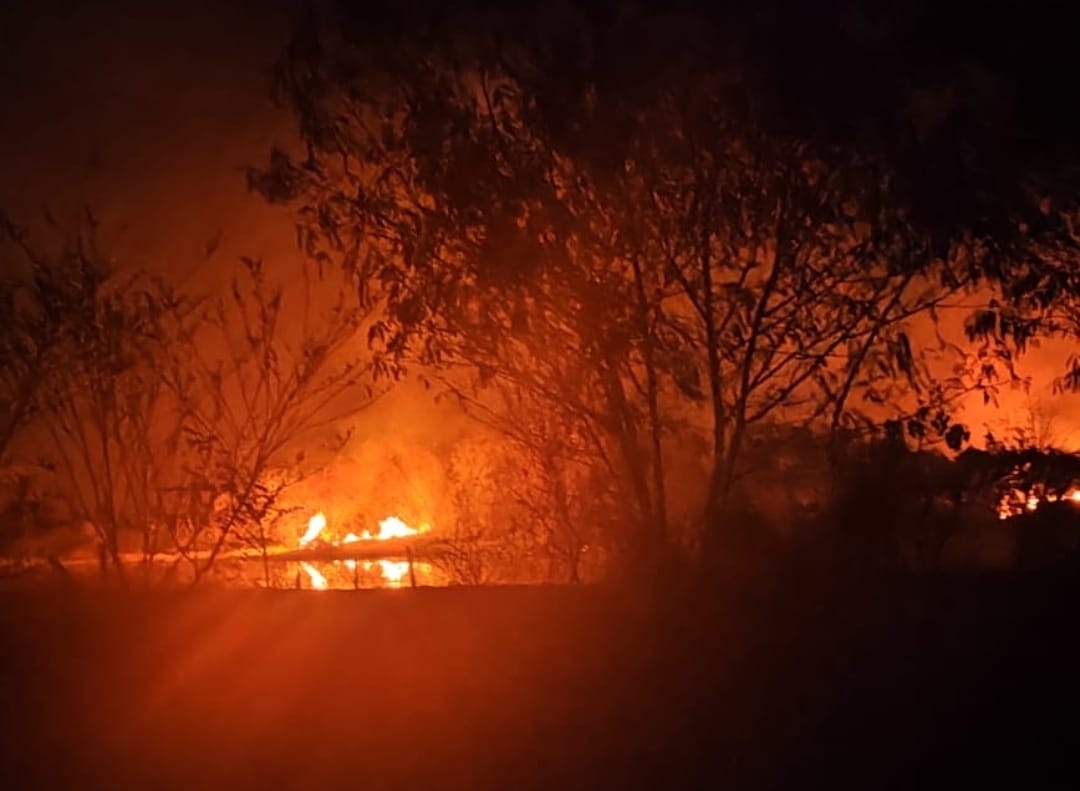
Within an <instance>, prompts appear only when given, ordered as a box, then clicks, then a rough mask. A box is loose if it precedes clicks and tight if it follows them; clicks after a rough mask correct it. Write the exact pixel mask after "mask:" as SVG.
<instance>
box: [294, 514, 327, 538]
mask: <svg viewBox="0 0 1080 791" xmlns="http://www.w3.org/2000/svg"><path fill="white" fill-rule="evenodd" d="M325 529H326V514H324V513H323V512H322V511H319V513H317V514H315V516H313V517H311V519H309V520H308V523H307V532H306V533H304V535H302V536H300V546H306V545H307V544H310V543H311V542H312V541H314V540H315V539H316V538H318V536H319V533H321V532H322V531H323V530H325Z"/></svg>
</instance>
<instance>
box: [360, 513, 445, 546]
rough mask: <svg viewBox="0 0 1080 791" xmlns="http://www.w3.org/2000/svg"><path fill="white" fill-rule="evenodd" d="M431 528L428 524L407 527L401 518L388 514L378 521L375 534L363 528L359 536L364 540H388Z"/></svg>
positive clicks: (413, 534) (412, 534)
mask: <svg viewBox="0 0 1080 791" xmlns="http://www.w3.org/2000/svg"><path fill="white" fill-rule="evenodd" d="M430 529H431V526H430V525H426V524H425V525H420V529H419V530H417V529H416V528H413V527H409V526H408V525H407V524H405V523H404V522H403V521H401V519H399V518H398V517H396V516H388V517H386V519H383V520H382V521H381V522H379V532H378V533H376V534H375V535H372V534H371V531H369V530H365V531H364V532H363V534H362V535H361V536H360V537H361V538H362V539H363V540H365V541H371V540H375V541H388V540H389V539H391V538H408V537H409V536H415V535H419V534H420V533H426V532H427V531H428V530H430Z"/></svg>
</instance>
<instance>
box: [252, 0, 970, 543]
mask: <svg viewBox="0 0 1080 791" xmlns="http://www.w3.org/2000/svg"><path fill="white" fill-rule="evenodd" d="M353 21H354V22H355V21H356V20H353ZM364 21H365V22H369V23H371V24H369V25H367V26H366V27H363V26H351V25H349V24H347V23H342V22H341V21H340V20H337V22H338V24H337V26H336V30H337V31H338V33H336V34H331V33H329V32H328V30H327V29H323V28H320V26H319V24H318V21H317V20H316V19H315V18H309V19H307V20H306V22H305V24H304V25H303V26H301V28H300V29H299V30H298V32H297V35H296V37H295V38H294V40H293V42H292V44H291V46H290V49H289V51H288V52H287V53H286V56H285V57H284V58H283V61H282V64H281V68H280V69H279V74H278V77H279V79H278V90H279V95H280V96H281V97H282V98H283V99H284V100H285V101H286V102H288V103H289V104H290V106H291V107H292V108H293V109H294V110H295V111H296V113H297V117H298V119H299V121H300V128H301V133H302V135H303V137H304V143H305V146H306V151H305V157H304V158H302V159H301V160H293V159H290V157H289V156H288V155H287V154H285V153H284V152H281V151H274V152H273V153H272V156H271V162H270V165H269V167H267V168H265V169H262V170H253V171H252V172H251V184H252V186H253V187H254V188H256V189H258V190H260V191H261V192H262V193H263V194H264V195H266V196H267V197H268V198H270V199H272V200H296V201H298V202H299V205H300V209H299V218H300V222H299V225H300V238H301V244H302V247H303V248H304V249H305V250H306V251H307V252H308V253H309V254H310V255H311V256H313V257H314V258H316V259H317V260H319V261H322V262H335V263H337V264H338V265H340V266H342V267H343V268H344V269H346V271H349V272H350V273H353V274H354V275H355V276H356V278H357V281H358V283H359V285H360V287H361V289H362V290H365V291H366V290H368V289H371V290H373V291H377V292H378V294H379V296H380V297H381V298H382V299H383V300H384V303H385V307H386V312H385V315H384V317H383V319H382V321H381V322H380V324H379V325H378V326H377V329H376V332H375V336H374V340H375V341H376V342H377V343H379V344H381V347H382V348H383V349H384V350H386V351H388V352H390V353H391V354H393V355H395V357H396V359H399V360H409V361H412V362H420V363H422V364H425V365H429V366H435V367H436V368H441V369H443V370H446V369H456V370H457V375H458V376H459V377H463V378H464V379H465V382H466V385H465V386H473V385H477V386H479V387H480V388H481V389H484V388H485V387H492V386H503V387H507V388H510V389H511V390H513V391H516V392H517V393H519V394H521V395H522V397H525V398H527V399H532V400H533V402H534V403H537V404H542V408H543V409H544V410H546V411H547V412H548V413H549V414H550V415H551V416H552V418H553V419H557V420H558V421H560V422H561V424H562V425H564V426H567V427H568V429H569V427H570V426H573V427H574V428H573V430H574V431H576V432H578V434H579V435H580V436H581V437H584V438H586V441H587V442H588V443H589V452H590V453H591V454H592V455H593V457H594V462H596V463H598V464H599V463H605V464H606V465H607V469H608V472H609V473H610V474H611V476H612V480H613V481H614V482H615V484H616V486H617V488H618V489H619V490H621V491H622V492H625V494H626V495H627V496H626V497H622V498H620V500H621V501H622V502H624V503H628V504H630V505H631V506H632V507H629V508H627V509H626V510H625V512H624V524H626V525H627V526H634V527H636V528H637V529H636V531H635V532H636V533H637V535H638V536H640V537H641V539H642V542H643V545H645V544H651V546H652V548H655V545H656V539H657V538H659V539H661V540H662V539H663V538H664V537H665V534H666V532H667V529H666V528H667V526H666V521H667V519H666V512H667V510H668V509H667V506H666V492H665V486H666V483H665V482H666V476H665V472H664V457H665V445H667V446H670V445H671V444H672V443H671V437H672V432H673V421H672V419H671V416H672V415H674V414H676V413H678V412H679V411H680V410H684V411H686V410H691V411H692V410H693V409H694V408H695V405H696V404H699V403H704V404H706V405H707V409H706V410H705V411H706V414H705V415H704V417H703V423H704V426H705V427H706V431H707V432H708V434H709V436H710V438H711V440H712V458H711V460H710V468H711V474H710V484H709V487H708V488H709V491H708V496H707V498H706V500H707V505H706V508H705V512H704V514H703V518H702V522H703V523H704V524H705V525H706V526H707V527H708V528H709V529H710V530H711V531H712V532H713V533H718V532H719V531H720V530H722V526H723V525H724V523H725V522H726V521H730V520H727V519H725V516H726V513H725V512H726V509H727V504H728V503H729V501H730V496H731V493H732V490H733V487H734V486H735V485H736V483H737V482H738V481H739V480H740V478H741V476H742V475H743V474H744V473H745V469H744V467H745V465H742V464H741V457H742V454H743V449H744V444H745V441H746V437H747V435H748V433H750V432H752V431H754V430H756V427H759V426H760V427H765V426H766V425H767V424H768V423H770V422H792V421H796V422H812V423H815V424H816V425H817V426H819V428H823V429H824V430H826V431H831V432H832V433H833V434H835V435H839V434H840V433H841V432H842V431H847V430H850V429H851V428H852V427H853V424H854V423H855V422H856V421H861V422H863V423H865V422H867V421H868V420H869V421H876V422H878V423H879V424H880V420H881V419H882V418H884V417H888V416H890V415H894V414H897V413H901V414H902V413H904V412H907V411H911V412H913V413H915V414H916V415H917V417H913V418H912V419H911V420H909V421H907V425H908V426H909V427H912V428H913V430H915V431H922V432H923V434H924V436H926V435H927V432H928V431H929V430H931V429H933V430H936V431H937V436H938V437H939V438H947V439H951V440H953V441H957V440H961V439H962V438H963V437H964V436H965V434H964V431H963V429H962V427H957V426H955V425H954V424H952V423H951V422H949V421H948V420H947V412H944V407H945V406H946V405H947V404H948V402H949V401H950V400H951V399H952V398H954V397H955V395H956V392H958V391H961V390H965V389H969V388H970V387H978V386H985V383H984V382H982V381H981V380H979V379H978V378H976V381H974V382H972V381H971V379H970V378H968V377H965V376H959V375H958V376H949V377H947V378H946V379H944V380H938V379H937V378H936V377H935V376H933V375H931V372H930V368H929V367H928V366H927V365H926V364H925V361H924V360H923V359H922V358H923V350H921V349H917V348H913V345H912V342H911V340H910V337H909V335H908V333H907V324H908V323H909V322H910V320H911V319H912V318H914V317H916V316H928V317H931V318H933V317H934V315H935V311H936V309H937V308H939V307H940V306H941V305H942V303H943V302H945V301H946V300H948V299H949V298H950V297H952V296H954V295H956V294H959V293H963V292H964V291H965V289H967V288H968V287H969V286H971V285H973V284H974V283H976V282H977V279H978V278H979V277H980V276H982V275H984V274H985V272H986V271H987V256H986V255H985V253H986V249H987V248H986V246H985V245H982V244H981V243H980V239H978V238H975V237H973V236H971V235H968V236H964V235H963V234H962V233H959V232H953V233H951V234H950V235H947V236H946V237H945V238H944V241H942V238H940V237H936V236H931V235H928V233H927V232H926V229H925V228H922V227H920V226H918V225H916V224H914V223H913V221H912V219H911V211H910V208H911V207H909V206H907V205H906V204H904V203H902V202H901V200H900V197H901V195H900V194H899V193H898V192H897V191H896V190H894V189H893V184H894V182H895V180H896V170H895V167H894V165H895V163H893V162H891V161H889V160H888V159H886V158H884V156H883V153H882V150H883V148H884V147H878V148H877V149H870V150H868V151H863V150H861V149H859V148H856V147H851V146H845V147H840V146H835V145H830V144H828V143H827V142H823V141H822V140H820V139H817V138H814V137H799V136H796V135H792V134H791V133H789V132H785V131H783V130H780V129H777V128H774V127H773V126H770V125H769V124H768V123H767V122H766V120H765V119H764V118H763V113H762V112H760V111H759V109H758V105H759V104H762V102H759V101H758V100H757V97H755V96H754V95H753V94H752V93H751V92H750V90H749V89H748V86H749V83H748V81H746V80H744V79H742V78H740V77H739V76H738V73H737V69H738V67H739V66H740V65H741V64H740V63H739V61H738V59H737V58H730V57H727V56H725V55H723V54H720V55H718V54H717V53H723V52H724V49H723V48H722V47H720V46H718V42H719V39H718V38H717V33H716V32H715V31H710V30H709V28H708V26H707V25H704V24H701V20H700V19H687V18H684V17H680V16H678V15H675V14H649V13H645V12H640V13H639V12H634V11H625V12H618V13H615V14H613V15H612V16H610V17H607V18H605V20H604V24H593V23H592V22H591V21H590V19H589V18H588V17H587V16H586V15H585V14H583V13H579V12H577V11H575V10H574V9H573V7H571V6H568V5H559V6H556V7H553V8H552V9H549V10H547V11H544V12H535V11H531V10H525V11H521V12H517V13H515V12H490V13H475V14H464V15H461V16H457V17H453V18H452V19H449V20H448V19H447V18H445V17H440V16H438V15H430V16H424V15H420V16H417V17H413V18H410V20H409V22H410V24H409V25H408V26H403V27H400V28H399V27H395V26H394V25H392V24H391V25H389V26H388V27H383V26H382V25H381V24H380V23H381V22H384V21H385V20H384V19H382V18H381V17H379V18H372V19H368V20H364ZM362 27H363V29H361V28H362ZM376 31H377V32H376ZM420 31H422V33H421V32H420ZM460 369H465V370H466V371H468V372H470V373H467V374H461V373H460ZM703 380H704V382H705V383H706V384H704V385H703V384H702V381H703ZM452 386H453V387H458V388H461V387H463V385H462V384H461V380H460V379H459V380H458V381H457V382H456V383H455V384H453V385H452ZM860 399H863V400H870V401H875V402H877V405H878V410H877V411H878V413H879V414H877V415H874V416H873V417H870V416H869V414H870V413H871V410H864V409H862V408H861V407H860V405H859V404H858V402H859V400H860ZM911 402H914V403H911ZM492 403H494V404H495V405H496V408H500V407H501V408H505V407H507V406H510V405H512V404H513V403H514V400H513V399H512V398H511V399H503V400H502V401H501V402H500V400H499V397H498V396H496V397H495V398H494V400H493V402H492ZM488 407H489V408H490V407H491V404H488ZM939 413H944V414H946V422H945V425H943V426H939V424H940V421H938V420H936V419H935V420H931V418H932V417H933V418H936V417H937V415H938V414H939ZM511 415H512V413H511V412H506V413H504V415H503V420H502V422H503V423H504V424H506V423H508V422H510V421H511V420H512V418H511ZM650 551H651V549H650Z"/></svg>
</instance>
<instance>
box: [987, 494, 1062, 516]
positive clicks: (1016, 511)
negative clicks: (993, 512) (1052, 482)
mask: <svg viewBox="0 0 1080 791" xmlns="http://www.w3.org/2000/svg"><path fill="white" fill-rule="evenodd" d="M1043 502H1047V503H1057V502H1062V503H1065V502H1068V503H1071V504H1073V505H1080V489H1070V490H1069V491H1067V492H1065V494H1063V495H1061V496H1058V495H1057V494H1056V493H1055V492H1048V493H1046V494H1045V496H1044V497H1039V495H1037V494H1027V495H1025V494H1024V493H1023V492H1021V491H1015V490H1014V491H1013V492H1011V493H1009V494H1006V495H1004V496H1003V497H1002V498H1001V501H1000V502H999V503H998V507H997V515H998V519H1010V518H1012V517H1014V516H1019V515H1020V514H1022V513H1024V512H1025V511H1027V512H1029V513H1030V512H1033V511H1037V510H1039V506H1041V505H1042V504H1043Z"/></svg>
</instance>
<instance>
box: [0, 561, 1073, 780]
mask: <svg viewBox="0 0 1080 791" xmlns="http://www.w3.org/2000/svg"><path fill="white" fill-rule="evenodd" d="M1078 590H1080V585H1077V584H1076V583H1074V582H1073V581H1072V578H1071V577H1069V576H1062V575H1049V574H1043V575H1041V576H1039V577H1038V578H1024V579H1020V578H1001V577H997V578H970V577H968V578H963V579H951V580H938V581H936V582H934V583H932V584H931V583H927V582H925V581H920V580H903V581H891V582H889V583H887V584H886V583H883V582H881V581H877V582H874V583H866V584H865V585H864V589H863V592H862V594H861V595H858V596H855V595H853V594H852V591H851V590H850V589H841V588H834V589H832V590H831V591H825V590H824V589H821V590H816V592H815V593H813V594H807V593H805V592H803V591H796V590H795V585H794V583H786V582H785V583H779V584H777V583H774V584H771V585H769V586H767V587H761V588H755V589H754V591H753V592H751V591H750V590H748V589H745V590H740V591H731V590H728V591H718V590H713V589H709V590H703V589H694V590H683V591H681V592H680V593H678V594H676V593H672V592H670V591H669V592H666V593H663V594H661V593H659V592H658V591H655V590H651V589H650V590H648V591H646V590H644V589H642V590H638V591H635V592H633V593H628V592H627V591H616V590H608V589H604V588H586V587H581V588H559V587H548V588H491V589H465V588H461V589H431V590H424V589H418V590H401V591H373V592H327V593H311V592H295V591H293V592H279V593H273V592H255V591H252V592H239V591H209V590H207V591H198V592H194V593H163V592H156V593H145V592H144V593H137V594H135V593H128V594H123V593H117V592H111V593H107V592H95V593H89V592H87V591H86V590H85V589H79V590H67V591H65V590H61V589H57V590H53V591H9V592H4V593H3V594H2V595H0V633H2V634H4V638H5V645H4V648H3V660H2V662H3V664H2V670H3V674H2V677H0V695H2V706H0V711H2V715H0V716H2V718H3V729H4V731H3V732H4V740H3V747H2V758H3V767H4V771H3V774H4V776H5V777H6V778H8V780H7V782H5V783H4V787H6V788H21V787H46V788H92V787H102V788H119V789H129V788H130V789H136V788H138V789H142V788H238V789H246V788H260V789H262V788H297V789H300V788H352V787H364V788H441V787H450V788H507V787H515V786H517V787H524V788H538V787H544V788H551V787H588V788H597V787H611V788H622V787H668V786H671V787H679V786H684V787H715V786H721V787H723V786H727V787H736V788H778V787H785V788H808V787H809V788H813V787H823V788H824V787H827V788H836V787H853V788H873V787H880V786H882V785H884V786H891V787H895V786H917V787H920V788H926V787H935V786H945V785H949V786H950V787H952V788H959V787H975V786H982V787H984V786H985V783H986V782H992V783H993V784H994V785H998V784H999V781H1002V780H1005V779H1014V780H1016V781H1018V782H1019V784H1021V785H1023V786H1025V787H1039V786H1040V783H1039V782H1038V778H1040V777H1042V776H1045V773H1046V772H1047V771H1048V767H1049V766H1050V762H1052V761H1053V760H1055V759H1057V758H1060V757H1062V756H1067V755H1068V754H1069V753H1068V747H1069V745H1068V744H1067V743H1066V742H1065V739H1067V738H1070V737H1071V729H1070V728H1069V727H1067V722H1068V719H1070V718H1071V715H1072V713H1073V712H1074V711H1075V707H1074V703H1075V699H1076V697H1077V694H1076V691H1075V690H1074V689H1073V687H1075V686H1076V685H1075V684H1074V683H1073V679H1074V678H1075V667H1077V664H1076V660H1077V659H1078V658H1080V651H1078V648H1077V644H1076V643H1077V640H1076V637H1075V636H1074V634H1073V622H1074V619H1073V615H1072V614H1073V613H1074V612H1075V603H1076V602H1077V600H1078V597H1077V591H1078ZM1065 715H1069V716H1065ZM1073 779H1074V780H1075V779H1076V777H1075V775H1074V777H1073ZM1073 787H1076V786H1075V785H1073Z"/></svg>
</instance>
